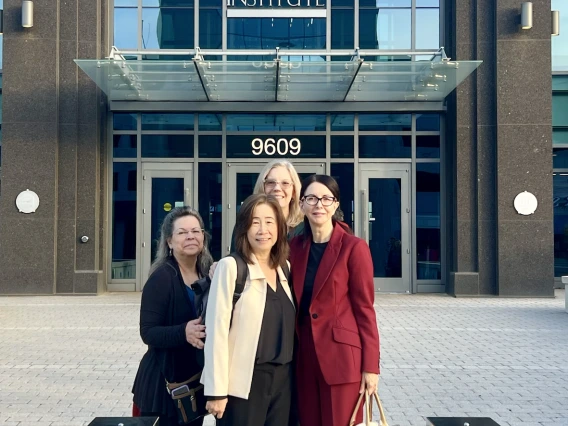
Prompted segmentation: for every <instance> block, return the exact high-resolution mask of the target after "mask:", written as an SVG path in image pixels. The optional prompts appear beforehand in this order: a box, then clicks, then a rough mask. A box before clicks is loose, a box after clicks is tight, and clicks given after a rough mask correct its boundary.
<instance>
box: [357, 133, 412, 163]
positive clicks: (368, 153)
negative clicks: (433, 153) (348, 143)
mask: <svg viewBox="0 0 568 426" xmlns="http://www.w3.org/2000/svg"><path fill="white" fill-rule="evenodd" d="M411 143H412V137H411V136H398V135H393V136H385V135H359V157H361V158H410V155H411Z"/></svg>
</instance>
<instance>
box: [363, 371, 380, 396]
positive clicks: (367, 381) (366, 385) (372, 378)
mask: <svg viewBox="0 0 568 426" xmlns="http://www.w3.org/2000/svg"><path fill="white" fill-rule="evenodd" d="M378 384H379V375H378V374H375V373H367V372H366V371H364V372H363V377H362V378H361V388H360V389H359V393H363V392H365V391H367V395H372V394H374V393H375V392H376V391H377V386H378Z"/></svg>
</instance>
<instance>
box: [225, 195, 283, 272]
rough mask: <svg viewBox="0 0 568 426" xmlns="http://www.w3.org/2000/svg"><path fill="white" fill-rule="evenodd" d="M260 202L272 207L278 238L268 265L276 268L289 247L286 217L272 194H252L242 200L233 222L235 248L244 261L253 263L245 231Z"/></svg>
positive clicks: (248, 227) (246, 231)
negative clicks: (235, 220)
mask: <svg viewBox="0 0 568 426" xmlns="http://www.w3.org/2000/svg"><path fill="white" fill-rule="evenodd" d="M262 204H266V205H268V206H269V207H271V208H272V210H273V211H274V215H275V219H276V227H277V229H278V238H277V240H276V243H275V244H274V245H273V246H272V249H271V250H270V267H271V268H276V267H278V266H282V265H284V264H285V263H286V259H288V252H289V250H290V248H289V247H288V238H287V233H288V226H287V225H286V219H284V215H283V214H282V209H281V208H280V203H279V202H278V200H277V199H276V197H274V196H273V195H265V194H253V195H251V196H250V197H248V198H247V199H246V200H245V201H244V203H243V204H242V206H241V209H240V211H239V214H238V215H237V223H236V224H235V248H236V252H237V253H238V254H240V255H241V257H242V258H243V259H244V261H245V262H246V263H248V264H252V263H253V262H252V259H251V254H252V253H253V252H252V247H251V245H250V243H249V240H248V236H247V233H248V230H249V229H250V227H251V226H252V220H253V218H254V210H255V209H256V207H257V206H260V205H262Z"/></svg>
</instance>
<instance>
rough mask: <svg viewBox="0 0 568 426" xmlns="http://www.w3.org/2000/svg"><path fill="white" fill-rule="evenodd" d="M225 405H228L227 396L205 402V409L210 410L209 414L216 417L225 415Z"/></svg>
mask: <svg viewBox="0 0 568 426" xmlns="http://www.w3.org/2000/svg"><path fill="white" fill-rule="evenodd" d="M225 407H227V398H225V399H216V400H213V401H207V404H205V409H206V410H207V411H208V412H209V414H213V417H215V418H216V419H220V418H221V417H223V413H224V412H225Z"/></svg>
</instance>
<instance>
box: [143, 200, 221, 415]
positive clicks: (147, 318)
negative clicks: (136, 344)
mask: <svg viewBox="0 0 568 426" xmlns="http://www.w3.org/2000/svg"><path fill="white" fill-rule="evenodd" d="M203 228H204V224H203V219H202V218H201V216H200V215H199V213H198V212H197V211H196V210H193V209H192V208H190V207H179V208H175V209H174V210H172V211H171V212H170V213H168V215H167V216H166V218H165V219H164V222H163V223H162V227H161V236H160V241H159V243H158V250H157V254H156V259H155V260H154V263H153V264H152V267H151V269H150V277H149V278H148V281H147V282H146V285H145V286H144V290H143V292H142V303H141V306H140V336H141V337H142V340H143V341H144V343H145V344H147V345H148V351H147V352H146V354H145V355H144V357H143V358H142V361H141V362H140V367H139V369H138V373H137V374H136V379H135V380H134V386H133V389H132V392H133V393H134V404H135V406H136V407H137V408H138V409H139V411H140V414H141V415H148V416H159V417H160V425H161V424H164V425H177V424H178V420H177V412H176V407H175V405H174V401H173V400H172V397H171V396H170V395H169V394H168V391H167V389H166V381H167V382H168V383H181V382H185V381H187V380H189V379H190V378H192V377H194V376H195V375H196V374H199V373H200V371H201V368H202V365H201V364H200V363H199V361H198V351H201V350H202V349H203V340H202V339H203V338H204V337H205V326H204V325H201V318H198V315H197V312H196V307H195V294H194V291H193V289H192V285H193V284H194V283H195V282H196V281H198V280H199V279H200V278H202V277H204V276H205V275H206V274H207V272H208V271H209V267H210V266H211V264H212V263H213V259H212V257H211V254H210V253H209V248H208V245H209V239H210V237H209V234H208V233H207V232H205V230H204V229H203ZM202 423H203V418H200V419H197V420H196V421H194V422H192V423H191V425H192V426H200V425H201V424H202Z"/></svg>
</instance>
